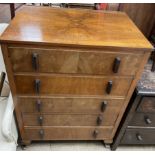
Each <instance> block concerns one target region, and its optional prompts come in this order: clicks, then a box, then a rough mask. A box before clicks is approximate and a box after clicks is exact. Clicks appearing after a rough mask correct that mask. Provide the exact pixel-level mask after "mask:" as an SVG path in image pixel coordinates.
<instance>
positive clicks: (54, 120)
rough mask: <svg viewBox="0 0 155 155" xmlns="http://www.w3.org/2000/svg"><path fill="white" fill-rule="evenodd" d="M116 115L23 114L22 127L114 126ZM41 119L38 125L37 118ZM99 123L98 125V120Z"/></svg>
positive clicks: (112, 113) (113, 113)
mask: <svg viewBox="0 0 155 155" xmlns="http://www.w3.org/2000/svg"><path fill="white" fill-rule="evenodd" d="M117 116H118V113H115V112H112V111H111V114H109V115H104V114H103V115H100V114H98V115H92V114H90V115H88V114H83V115H82V114H72V115H71V114H62V113H61V114H48V115H47V114H41V115H39V114H24V115H23V116H22V117H23V121H24V126H40V125H43V126H81V127H82V126H94V127H96V126H114V125H115V121H116V119H117ZM40 117H42V119H43V120H42V122H41V124H40V122H39V118H40ZM99 117H100V118H101V122H100V123H99V124H98V119H100V118H99Z"/></svg>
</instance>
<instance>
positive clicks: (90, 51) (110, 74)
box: [1, 7, 152, 144]
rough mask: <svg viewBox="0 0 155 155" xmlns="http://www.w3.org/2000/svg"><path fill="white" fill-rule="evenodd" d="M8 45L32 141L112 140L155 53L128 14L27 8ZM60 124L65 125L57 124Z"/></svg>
mask: <svg viewBox="0 0 155 155" xmlns="http://www.w3.org/2000/svg"><path fill="white" fill-rule="evenodd" d="M36 14H37V15H36ZM23 16H24V18H23ZM47 17H48V18H47ZM26 19H27V20H26ZM51 19H53V20H51ZM28 21H29V22H28ZM53 21H54V22H53ZM1 43H2V51H3V56H4V60H5V64H6V68H7V73H8V78H9V83H10V86H11V91H12V94H13V100H14V105H15V112H16V115H17V121H18V125H19V130H20V134H21V137H22V141H23V142H25V143H26V144H27V143H28V142H30V141H31V140H41V139H42V138H43V139H42V140H96V139H98V140H104V142H107V143H112V141H113V137H114V135H115V132H116V130H117V127H118V125H119V123H120V120H121V118H122V116H123V114H124V112H125V109H126V107H127V105H128V102H129V99H130V97H131V95H132V92H133V90H134V88H135V86H136V83H137V81H138V79H139V77H140V75H141V73H142V70H143V68H144V64H145V63H146V62H147V59H148V57H149V54H150V51H151V49H152V46H151V45H150V44H149V42H148V41H147V40H146V39H145V38H144V37H143V35H142V34H141V33H140V32H139V30H138V29H137V28H136V27H135V25H134V24H133V23H132V22H131V21H130V19H129V18H128V17H127V16H126V15H125V14H123V13H116V12H114V13H112V12H101V11H99V12H98V11H97V12H96V11H90V10H80V11H79V10H75V9H58V8H44V7H23V9H22V10H21V12H20V13H19V14H18V15H17V16H16V17H15V18H14V20H13V21H12V23H11V24H10V26H9V27H8V29H7V30H6V31H5V32H4V33H3V35H2V38H1ZM73 45H74V46H73ZM34 54H35V55H34ZM36 54H39V57H37V58H39V59H37V61H36ZM32 55H33V70H32ZM116 58H117V59H116ZM116 60H117V61H116ZM120 60H121V62H120ZM34 62H35V63H34ZM116 62H117V63H116ZM119 62H120V65H119ZM34 64H35V65H34ZM114 64H115V65H114ZM34 66H35V67H34ZM36 66H37V67H36ZM36 68H37V69H36ZM114 68H115V69H114ZM114 70H115V71H117V70H118V73H114ZM36 80H37V82H38V80H40V86H39V85H38V84H37V85H35V81H36ZM111 84H112V87H111ZM36 86H37V87H36ZM110 89H111V92H110ZM36 90H37V91H36ZM108 91H109V93H108ZM60 98H61V99H60ZM68 98H69V100H68ZM35 100H41V101H42V103H43V104H42V105H43V107H42V109H41V110H38V108H37V109H35V108H36V107H34V106H35V105H34V104H36V103H34V102H35ZM62 100H63V101H62ZM105 100H106V101H107V108H106V109H105V110H104V112H103V111H102V112H101V102H103V101H105ZM21 102H22V103H21ZM58 104H59V105H58ZM23 105H24V106H23ZM37 105H38V103H37ZM39 105H40V104H39ZM44 105H46V106H47V107H46V108H45V107H44ZM65 105H66V107H65ZM60 106H61V107H60ZM68 106H69V107H70V108H68ZM82 106H85V107H84V108H82ZM24 107H25V109H24ZM48 107H49V109H47V108H48ZM52 107H53V108H52ZM67 108H68V109H67ZM23 109H24V110H25V111H24V110H23ZM36 110H37V111H36ZM88 111H89V112H88ZM52 115H53V116H54V118H55V119H53V120H52V118H51V116H52ZM83 115H84V116H85V117H81V116H83ZM100 115H102V116H104V119H105V120H104V119H102V118H101V117H99V116H100ZM38 116H46V117H45V122H44V123H45V124H42V123H40V122H39V124H38V120H36V118H37V117H38ZM63 116H65V117H64V118H63ZM77 116H78V117H77ZM98 118H99V119H98ZM39 120H41V118H39ZM56 120H57V121H56ZM79 120H80V121H79ZM87 120H89V121H88V122H87ZM102 120H103V124H102V123H101V122H102ZM52 122H53V123H54V124H55V125H60V126H52V127H50V125H52V124H53V123H52ZM84 122H85V123H86V124H87V126H83V127H82V125H85V123H84ZM96 122H97V124H96ZM65 123H66V124H69V125H71V126H64V125H65ZM104 123H105V124H104ZM24 124H26V125H29V126H26V127H24ZM95 124H96V126H95ZM99 124H102V125H103V126H102V127H101V126H99ZM45 125H46V126H45ZM72 125H73V126H72ZM74 125H75V126H74ZM105 125H108V126H105ZM109 125H110V126H109ZM39 133H40V134H41V135H39ZM94 134H95V137H94ZM43 135H44V137H42V136H43Z"/></svg>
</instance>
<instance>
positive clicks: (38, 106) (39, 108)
mask: <svg viewBox="0 0 155 155" xmlns="http://www.w3.org/2000/svg"><path fill="white" fill-rule="evenodd" d="M41 106H42V103H41V101H40V100H37V101H36V107H37V110H38V112H40V111H41Z"/></svg>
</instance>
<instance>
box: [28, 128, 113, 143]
mask: <svg viewBox="0 0 155 155" xmlns="http://www.w3.org/2000/svg"><path fill="white" fill-rule="evenodd" d="M25 133H26V136H27V137H28V138H29V139H30V140H105V139H110V138H111V134H112V127H98V128H95V127H43V128H25Z"/></svg>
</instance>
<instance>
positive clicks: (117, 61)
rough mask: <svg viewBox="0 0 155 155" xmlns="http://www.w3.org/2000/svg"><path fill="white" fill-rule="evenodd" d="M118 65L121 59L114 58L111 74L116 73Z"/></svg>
mask: <svg viewBox="0 0 155 155" xmlns="http://www.w3.org/2000/svg"><path fill="white" fill-rule="evenodd" d="M120 63H121V59H120V58H119V57H116V58H115V60H114V64H113V72H114V73H118V70H119V66H120Z"/></svg>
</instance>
